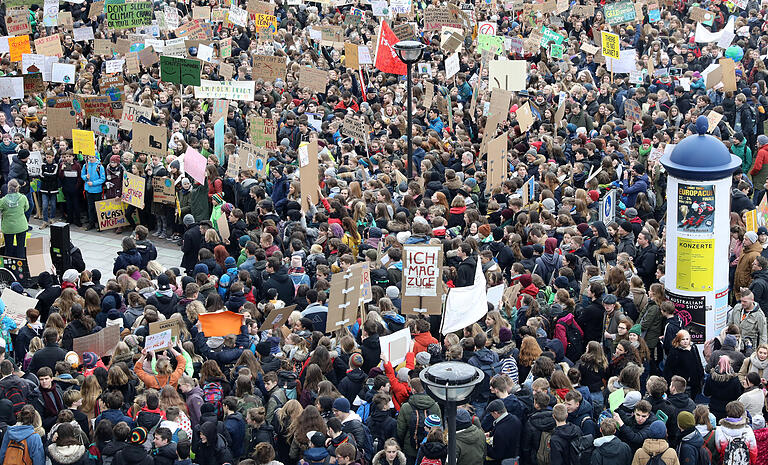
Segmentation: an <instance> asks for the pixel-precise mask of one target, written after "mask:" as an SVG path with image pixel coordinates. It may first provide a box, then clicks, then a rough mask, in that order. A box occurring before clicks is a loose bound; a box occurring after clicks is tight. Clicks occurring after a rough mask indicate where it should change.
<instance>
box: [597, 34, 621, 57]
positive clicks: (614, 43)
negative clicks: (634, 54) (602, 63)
mask: <svg viewBox="0 0 768 465" xmlns="http://www.w3.org/2000/svg"><path fill="white" fill-rule="evenodd" d="M600 34H601V38H602V40H603V56H604V57H609V58H614V59H616V60H618V59H619V56H620V52H619V50H620V47H619V35H618V34H613V33H611V32H606V31H600Z"/></svg>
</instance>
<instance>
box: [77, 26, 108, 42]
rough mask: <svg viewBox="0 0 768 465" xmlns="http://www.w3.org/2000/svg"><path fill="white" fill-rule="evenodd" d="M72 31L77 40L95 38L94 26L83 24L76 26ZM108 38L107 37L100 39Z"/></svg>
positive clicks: (82, 40)
mask: <svg viewBox="0 0 768 465" xmlns="http://www.w3.org/2000/svg"><path fill="white" fill-rule="evenodd" d="M72 33H73V34H74V36H75V42H84V41H86V40H94V39H95V37H94V36H93V28H92V27H91V26H83V27H78V28H75V29H74V30H73V31H72ZM100 40H106V39H100Z"/></svg>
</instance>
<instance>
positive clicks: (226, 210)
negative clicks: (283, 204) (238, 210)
mask: <svg viewBox="0 0 768 465" xmlns="http://www.w3.org/2000/svg"><path fill="white" fill-rule="evenodd" d="M234 208H235V207H234V206H233V205H232V204H231V203H229V202H227V203H225V204H224V205H222V206H221V211H223V212H224V213H231V212H232V210H233V209H234ZM292 211H295V210H292ZM289 213H290V212H289Z"/></svg>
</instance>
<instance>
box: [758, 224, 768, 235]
mask: <svg viewBox="0 0 768 465" xmlns="http://www.w3.org/2000/svg"><path fill="white" fill-rule="evenodd" d="M761 234H768V228H766V227H765V226H760V227H759V228H757V235H758V236H759V235H761Z"/></svg>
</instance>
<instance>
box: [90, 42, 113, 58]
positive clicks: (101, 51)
mask: <svg viewBox="0 0 768 465" xmlns="http://www.w3.org/2000/svg"><path fill="white" fill-rule="evenodd" d="M114 49H115V44H113V43H112V41H111V40H109V39H94V41H93V53H94V54H96V55H108V56H112V52H113V50H114Z"/></svg>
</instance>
